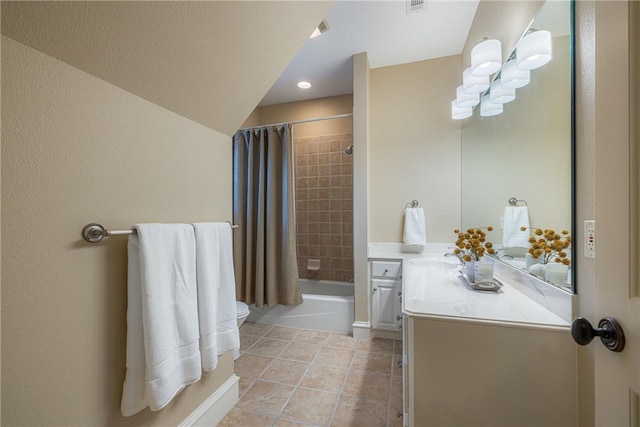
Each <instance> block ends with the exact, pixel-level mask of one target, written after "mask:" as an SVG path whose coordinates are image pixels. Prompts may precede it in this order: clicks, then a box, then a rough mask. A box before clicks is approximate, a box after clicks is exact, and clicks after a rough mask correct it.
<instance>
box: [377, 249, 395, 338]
mask: <svg viewBox="0 0 640 427" xmlns="http://www.w3.org/2000/svg"><path fill="white" fill-rule="evenodd" d="M371 293H372V295H371V326H372V328H374V329H383V330H389V331H398V330H399V329H400V326H401V324H402V318H401V316H402V262H401V261H398V260H373V261H371Z"/></svg>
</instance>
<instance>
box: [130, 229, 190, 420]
mask: <svg viewBox="0 0 640 427" xmlns="http://www.w3.org/2000/svg"><path fill="white" fill-rule="evenodd" d="M135 228H136V230H137V232H138V235H137V236H135V235H132V236H130V237H129V246H128V255H129V267H128V270H129V271H128V307H127V372H126V376H125V381H124V385H123V392H122V402H121V411H122V414H123V415H124V416H131V415H133V414H135V413H137V412H139V411H141V410H142V409H144V408H145V407H147V406H149V407H150V408H151V410H152V411H157V410H160V409H162V408H163V407H164V406H165V405H167V404H168V403H169V402H170V401H171V399H173V397H174V396H175V395H177V394H178V393H179V392H180V391H181V390H182V389H183V388H184V387H185V386H186V385H187V384H190V383H194V382H196V381H198V380H199V379H200V376H201V373H202V368H201V362H200V352H199V349H198V336H199V334H198V301H197V288H196V251H195V236H194V232H193V227H192V226H191V225H188V224H138V225H136V226H135Z"/></svg>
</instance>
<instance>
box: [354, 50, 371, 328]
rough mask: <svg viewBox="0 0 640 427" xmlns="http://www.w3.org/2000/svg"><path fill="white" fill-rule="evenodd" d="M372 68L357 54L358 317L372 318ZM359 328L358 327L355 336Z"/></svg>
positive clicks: (360, 319) (359, 319)
mask: <svg viewBox="0 0 640 427" xmlns="http://www.w3.org/2000/svg"><path fill="white" fill-rule="evenodd" d="M371 84H372V83H371V70H370V68H369V58H368V56H367V53H366V52H362V53H358V54H357V55H354V56H353V147H354V148H353V262H354V270H353V274H354V279H355V289H354V291H355V320H356V323H359V322H362V323H360V326H361V327H363V329H366V328H367V327H368V322H369V321H370V317H369V314H370V307H371V304H370V303H369V301H370V300H369V298H370V295H371V290H370V288H369V264H368V262H367V261H368V258H367V256H368V244H369V242H370V241H371V240H370V238H371V203H370V202H371V197H370V196H371V181H370V177H371V175H370V170H371V165H370V159H371V157H370V153H371V139H370V138H371V127H372V125H371ZM356 333H357V329H354V335H355V334H356Z"/></svg>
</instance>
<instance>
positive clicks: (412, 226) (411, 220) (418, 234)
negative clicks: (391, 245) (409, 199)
mask: <svg viewBox="0 0 640 427" xmlns="http://www.w3.org/2000/svg"><path fill="white" fill-rule="evenodd" d="M402 241H403V242H404V243H405V244H407V245H424V244H425V243H426V242H427V238H426V234H425V220H424V210H423V209H422V208H406V209H405V214H404V236H403V239H402Z"/></svg>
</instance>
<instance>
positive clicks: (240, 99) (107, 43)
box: [2, 1, 333, 135]
mask: <svg viewBox="0 0 640 427" xmlns="http://www.w3.org/2000/svg"><path fill="white" fill-rule="evenodd" d="M332 5H333V1H177V2H173V1H131V2H116V1H114V2H112V1H104V2H94V1H68V2H58V1H51V2H40V1H36V2H32V1H26V2H13V1H11V2H2V33H3V34H4V35H6V36H8V37H10V38H12V39H14V40H16V41H18V42H20V43H23V44H25V45H27V46H30V47H32V48H34V49H36V50H39V51H41V52H43V53H45V54H47V55H50V56H52V57H54V58H56V59H59V60H61V61H63V62H65V63H67V64H69V65H71V66H74V67H76V68H79V69H81V70H83V71H85V72H87V73H89V74H92V75H94V76H96V77H98V78H100V79H103V80H105V81H107V82H109V83H111V84H113V85H115V86H118V87H120V88H122V89H124V90H127V91H129V92H131V93H134V94H136V95H138V96H140V97H142V98H145V99H147V100H149V101H151V102H153V103H155V104H158V105H160V106H162V107H164V108H167V109H168V110H171V111H173V112H175V113H177V114H180V115H182V116H184V117H187V118H189V119H191V120H194V121H195V122H198V123H201V124H203V125H205V126H208V127H210V128H213V129H215V130H217V131H219V132H222V133H224V134H226V135H232V134H233V133H234V132H235V131H236V129H238V128H239V127H240V126H241V125H242V123H243V122H244V120H245V119H246V118H247V117H248V116H249V114H250V113H251V111H252V110H253V109H254V108H255V107H256V105H258V103H259V102H260V100H261V99H262V97H263V96H264V95H265V93H267V91H268V90H269V88H270V87H271V85H272V84H273V83H274V82H275V81H276V80H277V79H278V77H279V76H280V74H281V73H282V72H283V71H284V69H285V68H286V66H287V65H288V64H289V62H290V61H291V60H292V59H293V57H294V56H295V55H296V53H297V52H298V50H300V48H301V47H302V46H303V44H304V43H305V41H306V40H307V39H308V36H309V34H311V32H312V31H313V29H314V28H315V27H316V26H317V25H318V23H319V22H320V21H321V20H322V19H323V18H324V17H325V16H326V15H327V13H328V12H329V10H330V9H331V7H332Z"/></svg>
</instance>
